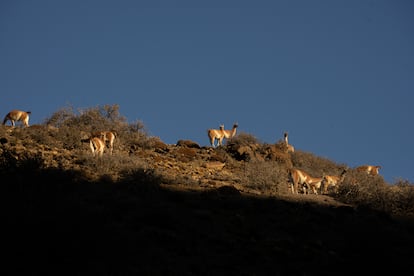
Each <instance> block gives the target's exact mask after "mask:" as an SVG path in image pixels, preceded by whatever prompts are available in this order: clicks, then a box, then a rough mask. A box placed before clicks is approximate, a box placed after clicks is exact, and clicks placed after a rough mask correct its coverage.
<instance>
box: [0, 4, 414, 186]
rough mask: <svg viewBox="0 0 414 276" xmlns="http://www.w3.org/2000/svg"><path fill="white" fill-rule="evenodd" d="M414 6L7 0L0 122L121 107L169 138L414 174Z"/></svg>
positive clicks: (1, 13)
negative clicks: (229, 134)
mask: <svg viewBox="0 0 414 276" xmlns="http://www.w3.org/2000/svg"><path fill="white" fill-rule="evenodd" d="M413 88H414V2H413V1H410V0H407V1H400V0H389V1H382V0H372V1H367V0H342V1H335V0H325V1H315V0H312V1H307V0H303V1H301V0H284V1H277V0H269V1H262V0H254V1H243V0H237V1H226V0H221V1H195V0H189V1H155V0H149V1H133V0H131V1H124V0H117V1H103V0H82V1H78V0H71V1H59V0H50V1H45V0H37V1H19V0H4V1H1V2H0V91H1V95H2V96H1V99H2V100H1V102H0V113H2V114H3V115H1V114H0V116H2V118H3V116H4V115H5V114H6V113H7V112H8V111H9V110H11V109H22V110H31V111H32V116H31V118H30V123H31V124H36V123H43V122H44V120H45V119H46V118H47V117H49V116H50V115H52V114H53V113H54V112H56V111H58V110H59V109H61V108H63V107H67V106H73V107H75V108H90V107H96V106H100V105H105V104H110V105H112V104H118V105H119V106H120V112H121V115H123V116H125V117H126V118H127V119H128V121H129V122H135V121H137V120H141V121H142V122H143V123H144V125H145V126H146V128H147V130H148V131H149V134H150V135H153V136H158V137H160V138H161V140H163V141H164V142H166V143H169V144H174V143H176V142H177V140H179V139H191V140H193V141H195V142H197V143H199V144H200V145H208V139H207V135H206V130H207V129H208V128H218V126H219V125H220V124H224V125H225V127H226V129H227V128H231V126H232V124H233V122H235V121H237V122H238V123H239V129H238V130H239V131H241V132H245V133H249V134H252V135H254V136H255V137H256V138H257V139H259V141H261V142H265V143H274V142H276V141H278V140H280V139H282V137H283V132H284V131H288V132H289V141H290V143H291V144H293V145H294V146H295V148H296V149H297V150H303V151H306V152H311V153H313V154H315V155H317V156H320V157H325V158H328V159H330V160H332V161H334V162H337V163H340V164H347V165H348V166H350V167H355V166H358V165H362V164H372V165H381V166H382V170H380V173H381V174H382V175H383V176H384V178H385V180H386V181H388V182H390V183H394V182H395V181H396V180H397V179H400V178H401V179H405V180H409V181H410V182H411V183H413V182H414V170H413V165H414V162H413V154H414V143H413V137H414V124H413V123H412V119H413V118H414V111H413V106H412V105H413V103H414V89H413Z"/></svg>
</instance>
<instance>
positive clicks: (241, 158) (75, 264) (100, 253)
mask: <svg viewBox="0 0 414 276" xmlns="http://www.w3.org/2000/svg"><path fill="white" fill-rule="evenodd" d="M33 129H35V128H33ZM39 129H40V128H39V127H38V129H37V130H36V133H37V135H38V133H39ZM30 131H31V130H30V129H26V130H14V132H12V131H9V130H8V129H7V131H5V132H4V133H2V137H0V138H1V152H0V153H1V155H0V156H1V159H0V160H1V171H0V173H1V175H0V177H1V179H2V180H1V183H2V184H1V187H2V190H1V192H0V194H1V202H2V226H3V227H2V230H3V231H2V233H3V234H2V243H1V244H2V252H3V256H5V258H3V263H4V264H5V265H4V266H3V268H2V269H4V271H7V273H5V274H3V275H355V274H363V273H369V274H384V273H391V274H396V275H399V274H402V272H403V271H405V274H406V273H409V271H411V270H412V267H411V263H412V260H413V257H414V250H413V248H414V223H413V220H412V214H411V213H409V214H408V213H407V214H406V215H405V213H404V210H412V205H410V203H406V202H405V203H404V204H405V205H407V206H406V207H405V209H403V210H402V211H400V212H399V213H396V212H388V211H387V209H386V206H389V204H390V203H387V202H386V200H385V199H388V198H385V197H384V198H381V197H380V196H379V195H383V194H384V195H385V194H388V193H385V192H384V191H388V188H389V187H386V185H385V186H384V187H383V186H381V185H382V184H378V181H380V180H376V181H377V182H373V183H377V184H375V185H376V186H375V190H374V188H372V189H371V190H369V194H370V195H371V196H372V197H375V202H376V204H372V205H370V204H361V203H355V202H344V201H341V200H340V199H341V198H337V197H335V196H333V195H314V194H309V195H303V194H299V195H291V194H289V193H288V192H286V190H287V188H286V187H287V183H286V181H287V180H286V179H285V178H284V177H285V174H284V170H283V168H284V167H285V166H290V165H292V164H293V165H297V164H299V163H301V164H305V163H306V162H305V161H306V160H308V159H306V158H308V157H306V158H305V157H304V156H307V155H306V154H305V153H297V155H296V156H294V155H286V153H283V151H280V152H279V151H278V150H277V148H275V147H273V146H272V145H270V146H269V145H253V144H248V143H239V144H237V143H233V144H231V143H229V144H228V145H227V146H225V147H222V148H218V149H212V148H202V147H198V146H197V145H194V144H192V143H190V142H188V141H187V142H183V141H181V142H180V143H177V145H166V144H164V143H162V142H161V141H157V142H153V143H151V144H150V146H143V145H142V143H141V144H138V143H137V144H136V145H135V146H131V145H128V146H127V145H126V144H121V145H119V146H118V147H117V148H115V151H114V155H113V156H109V155H108V154H104V156H103V158H102V159H95V158H92V157H91V156H90V152H89V149H88V147H87V145H80V146H79V148H76V147H74V148H73V149H68V147H67V146H65V145H59V144H58V143H57V142H56V144H53V146H51V144H50V143H49V144H48V145H46V144H43V143H42V142H41V141H44V140H46V139H45V138H44V137H43V138H37V140H36V139H35V138H36V136H34V134H30ZM50 131H51V130H47V131H46V132H47V133H49V132H50ZM55 131H59V130H52V132H51V133H52V134H50V137H52V136H53V135H55V136H56V137H60V136H59V135H58V134H53V133H54V132H55ZM48 135H49V134H48ZM22 137H24V139H22ZM48 137H49V136H48ZM120 139H121V138H120ZM301 154H302V155H301ZM300 156H302V157H300ZM312 158H313V157H312ZM315 159H318V158H316V157H315ZM312 160H313V159H312ZM318 160H319V159H318ZM322 161H323V160H322ZM322 161H321V162H320V163H322ZM325 162H326V161H325ZM310 163H315V162H310ZM327 163H329V162H327ZM329 164H330V165H329V166H331V163H329ZM329 166H328V165H325V169H327V168H328V167H329ZM338 167H340V166H338ZM338 171H339V168H338ZM370 181H371V180H370ZM283 187H284V188H283ZM390 189H391V188H390ZM355 191H356V193H357V194H362V193H363V192H364V190H354V191H353V192H355ZM399 191H400V190H399ZM349 193H350V191H348V194H349ZM393 195H396V194H395V193H393ZM354 198H357V199H358V200H359V199H360V198H358V197H357V196H355V197H354ZM383 199H384V200H383ZM370 200H372V199H370ZM388 201H390V200H388ZM377 202H379V203H377ZM411 204H412V202H411ZM377 206H383V208H382V209H381V208H377ZM392 206H400V207H399V208H400V209H401V206H402V204H399V205H397V204H396V203H394V205H392ZM395 209H396V208H394V209H393V210H395Z"/></svg>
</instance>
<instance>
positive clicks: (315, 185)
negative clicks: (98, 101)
mask: <svg viewBox="0 0 414 276" xmlns="http://www.w3.org/2000/svg"><path fill="white" fill-rule="evenodd" d="M30 114H31V112H30V111H22V110H12V111H10V112H8V113H7V114H6V116H5V117H4V119H3V125H6V123H7V122H8V121H10V122H11V125H12V127H15V125H16V123H17V122H19V121H20V122H22V123H23V125H24V126H25V127H28V126H29V116H30ZM237 127H238V123H234V124H233V128H232V129H230V130H226V129H224V125H220V127H219V129H208V130H207V134H208V138H209V141H210V144H211V146H212V147H216V146H221V145H222V144H223V140H224V139H231V138H233V137H234V136H235V135H236V132H237ZM116 136H117V134H116V132H114V131H99V132H93V133H92V135H91V136H90V137H88V138H86V139H83V141H84V142H86V141H87V142H89V146H90V149H91V151H92V154H93V155H94V156H95V155H97V156H102V155H103V152H104V149H105V147H106V146H108V148H109V152H110V154H112V153H113V144H114V141H115V138H116ZM216 140H217V144H216ZM284 141H285V144H286V146H287V151H288V152H294V151H295V149H294V147H293V146H292V145H290V144H289V142H288V134H287V133H286V132H285V133H284ZM355 169H356V170H357V171H360V172H364V173H367V174H368V175H372V176H376V175H378V174H379V169H381V166H376V165H362V166H359V167H356V168H355ZM346 172H347V169H344V170H343V171H342V173H341V174H340V175H323V176H322V177H312V176H310V175H309V174H308V173H307V172H305V171H303V170H300V169H297V168H291V169H290V170H289V176H290V181H289V182H290V189H291V192H292V193H293V194H298V193H299V191H300V190H299V188H301V189H302V190H301V191H302V192H303V193H304V194H307V193H309V191H312V192H313V193H314V194H318V191H319V193H322V194H324V193H327V192H328V189H329V188H330V187H337V186H338V185H340V183H341V182H342V181H343V180H344V178H345V174H346Z"/></svg>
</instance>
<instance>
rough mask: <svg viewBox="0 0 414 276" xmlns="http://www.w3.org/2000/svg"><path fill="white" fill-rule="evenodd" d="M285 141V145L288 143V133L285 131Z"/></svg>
mask: <svg viewBox="0 0 414 276" xmlns="http://www.w3.org/2000/svg"><path fill="white" fill-rule="evenodd" d="M285 143H286V145H289V141H288V135H287V133H285Z"/></svg>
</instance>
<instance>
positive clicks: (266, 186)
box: [241, 161, 288, 195]
mask: <svg viewBox="0 0 414 276" xmlns="http://www.w3.org/2000/svg"><path fill="white" fill-rule="evenodd" d="M243 169H244V170H243V173H242V181H241V182H242V183H243V185H245V186H246V187H247V188H250V189H255V190H258V191H261V192H262V193H266V194H273V195H275V194H286V193H287V185H286V183H287V179H288V176H287V170H286V168H285V167H284V166H281V165H280V164H279V163H278V162H274V161H254V162H253V161H252V162H247V163H245V164H244V166H243Z"/></svg>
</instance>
